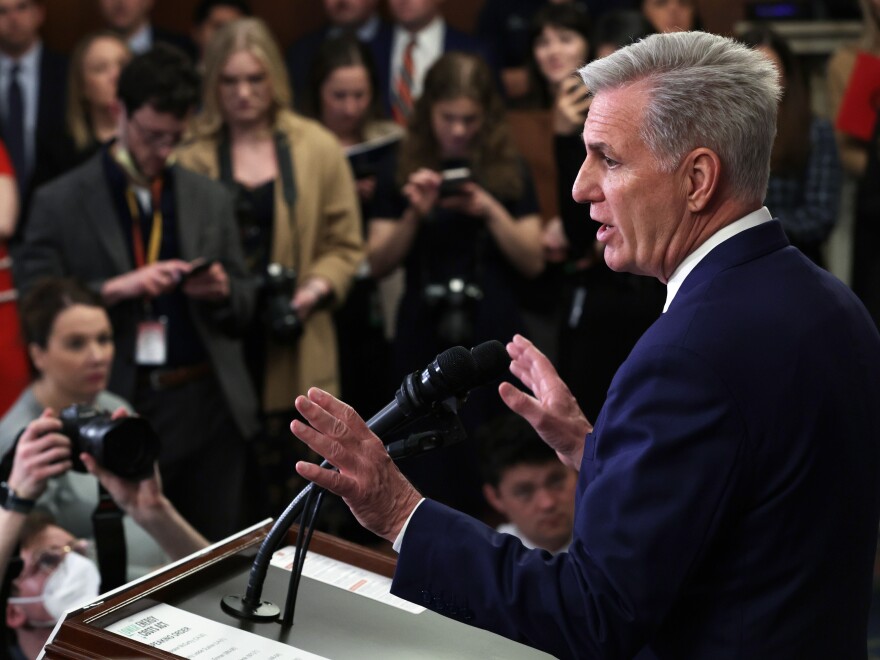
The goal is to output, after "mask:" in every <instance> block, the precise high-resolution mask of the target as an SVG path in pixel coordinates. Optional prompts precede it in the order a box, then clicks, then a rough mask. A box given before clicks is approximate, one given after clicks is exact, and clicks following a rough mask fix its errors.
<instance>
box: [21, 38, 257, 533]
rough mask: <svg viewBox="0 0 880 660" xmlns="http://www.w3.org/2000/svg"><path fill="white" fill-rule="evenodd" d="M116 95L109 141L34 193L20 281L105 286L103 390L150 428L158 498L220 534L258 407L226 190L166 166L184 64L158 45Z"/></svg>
mask: <svg viewBox="0 0 880 660" xmlns="http://www.w3.org/2000/svg"><path fill="white" fill-rule="evenodd" d="M118 95H119V99H120V101H121V103H122V106H123V112H122V116H121V119H120V129H119V136H120V137H119V139H118V140H117V141H116V142H114V143H112V144H111V145H110V146H109V147H107V148H104V149H102V150H101V151H100V152H99V153H98V154H96V155H95V156H94V157H92V158H91V159H90V160H88V161H87V162H86V163H84V164H83V165H81V166H80V167H78V168H76V169H75V170H73V171H71V172H69V173H68V174H66V175H64V176H62V177H60V178H59V179H56V180H55V181H54V182H51V183H49V184H47V185H46V186H44V187H42V188H40V189H39V190H38V191H37V193H36V194H35V197H34V204H33V207H32V209H31V214H30V218H29V221H28V225H29V226H28V228H27V231H26V232H25V237H24V243H23V245H22V247H21V256H20V258H19V259H18V260H17V261H16V267H17V276H18V278H17V279H18V283H19V286H20V287H22V288H27V287H28V286H29V285H30V284H31V283H33V282H34V281H35V280H36V279H37V278H39V277H41V276H44V275H71V276H75V277H78V278H80V279H81V280H83V281H84V282H86V283H88V284H89V285H90V286H92V287H93V288H95V289H96V290H98V291H99V292H100V293H101V295H102V297H103V298H104V300H105V302H106V303H107V306H108V311H109V313H110V317H111V322H112V324H113V331H114V338H115V341H116V347H117V350H116V358H115V360H114V363H113V367H112V371H111V376H110V384H109V389H110V390H111V391H113V392H115V393H116V394H119V395H121V396H123V397H124V398H126V399H128V400H129V401H132V402H133V403H134V407H135V409H136V410H137V411H138V413H140V414H141V415H143V416H144V417H146V418H147V419H149V420H150V421H151V422H152V423H153V425H154V426H155V427H156V430H157V432H158V433H159V436H160V437H161V439H162V442H163V446H162V453H161V455H160V466H161V470H162V477H163V481H164V483H165V492H166V495H167V496H168V498H169V499H170V500H171V501H172V502H174V504H175V505H176V506H177V508H178V509H179V510H180V512H181V513H182V514H183V515H184V516H185V517H186V518H187V519H189V520H190V521H191V522H192V523H193V525H194V526H195V527H196V528H198V529H199V531H201V532H202V533H203V534H205V535H206V536H207V537H209V538H212V539H217V538H219V537H222V536H223V535H225V534H228V533H230V532H233V531H235V530H236V529H239V528H240V525H241V524H242V522H243V521H241V520H240V515H241V503H242V493H243V483H242V481H243V462H244V460H243V459H244V449H245V447H244V439H245V438H248V437H250V436H252V435H254V433H255V432H256V425H257V422H256V406H257V404H256V396H255V393H254V392H253V389H252V387H251V385H250V382H251V381H250V378H249V377H248V373H247V369H246V367H245V364H244V359H243V353H242V348H241V342H240V340H239V338H238V334H239V333H240V332H241V331H242V330H243V328H245V327H246V326H247V324H248V322H249V321H250V318H251V315H252V312H253V308H254V297H255V290H254V287H253V283H252V282H251V281H250V279H249V278H248V277H247V276H246V273H245V269H244V264H243V258H242V254H241V247H240V244H239V235H238V231H237V227H236V224H235V218H234V215H233V205H232V201H231V199H230V197H229V196H228V194H227V192H226V191H225V189H224V188H223V187H222V186H221V185H219V184H217V183H216V182H214V181H211V180H209V179H207V178H205V177H202V176H199V175H197V174H194V173H192V172H189V171H187V170H184V169H182V168H180V167H177V166H174V165H173V164H169V157H170V155H171V153H172V152H173V150H174V148H175V147H176V146H177V144H178V143H179V141H180V139H181V137H182V135H183V131H184V130H185V128H186V121H187V118H188V116H189V113H190V112H191V110H192V108H193V107H194V105H195V103H196V101H197V99H198V76H197V75H196V73H195V70H194V69H193V67H192V65H191V64H190V63H189V62H188V61H187V59H186V57H185V56H184V55H183V54H182V53H181V52H180V51H178V50H177V49H174V48H171V47H168V46H163V45H158V46H156V47H154V48H153V49H152V50H151V51H149V52H148V53H146V54H144V55H140V56H137V57H135V58H134V59H133V60H132V61H131V63H130V64H129V65H128V66H126V68H125V69H124V70H123V72H122V74H121V76H120V79H119V87H118ZM199 264H201V265H199ZM197 267H198V269H197Z"/></svg>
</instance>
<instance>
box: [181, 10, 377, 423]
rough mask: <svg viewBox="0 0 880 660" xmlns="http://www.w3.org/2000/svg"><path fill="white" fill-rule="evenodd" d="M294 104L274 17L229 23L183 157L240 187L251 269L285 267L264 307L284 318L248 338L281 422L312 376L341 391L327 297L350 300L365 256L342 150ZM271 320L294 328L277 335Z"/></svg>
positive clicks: (214, 47) (214, 51) (217, 39)
mask: <svg viewBox="0 0 880 660" xmlns="http://www.w3.org/2000/svg"><path fill="white" fill-rule="evenodd" d="M290 106H291V92H290V86H289V83H288V78H287V72H286V70H285V68H284V63H283V60H282V57H281V54H280V52H279V49H278V45H277V43H276V42H275V40H274V38H273V37H272V35H271V34H270V32H269V29H268V28H267V26H266V24H265V23H263V21H261V20H260V19H257V18H247V19H242V20H239V21H235V22H233V23H230V24H228V25H226V26H224V27H223V28H222V29H220V30H219V31H218V32H217V33H216V34H215V35H214V37H213V38H212V40H211V43H210V45H209V47H208V50H207V52H206V54H205V78H204V84H203V102H202V110H201V112H200V113H199V115H198V116H197V117H196V119H195V122H194V129H193V133H194V135H193V139H192V140H191V141H190V142H189V143H188V144H186V145H185V146H184V147H183V148H182V149H181V151H180V153H179V160H180V163H181V164H182V165H184V166H185V167H189V168H191V169H193V170H195V171H197V172H199V173H201V174H205V175H207V176H209V177H211V178H214V179H220V180H221V181H222V182H224V183H225V184H227V185H228V186H229V188H230V189H231V190H232V191H233V193H234V194H235V198H236V202H237V205H238V209H237V210H238V220H239V226H240V229H241V236H242V242H243V246H244V250H245V257H246V260H247V261H248V266H249V268H250V269H251V272H252V273H253V274H254V275H256V276H263V275H264V274H265V272H266V269H267V267H268V266H269V265H270V264H278V265H279V266H280V267H282V268H278V267H275V268H273V270H274V271H275V272H276V273H277V276H273V277H272V278H271V280H270V284H269V286H268V287H266V290H265V294H266V298H265V299H264V303H265V304H263V305H261V306H260V307H261V308H267V309H269V310H272V309H274V310H276V314H275V315H274V316H275V318H271V319H256V320H255V325H254V326H253V327H252V329H251V332H250V336H249V338H248V339H247V340H246V350H247V351H248V353H249V354H248V356H247V357H248V362H249V364H250V365H251V367H252V369H253V371H252V373H253V375H254V378H255V380H256V386H257V389H258V391H260V392H261V394H262V404H263V408H264V410H265V411H266V412H268V413H280V414H279V415H277V417H279V418H281V419H283V420H285V421H284V423H283V425H282V426H281V427H280V430H281V431H286V429H287V425H288V423H289V422H290V411H291V410H292V409H293V401H294V399H295V398H296V396H297V395H299V394H303V393H305V392H306V391H307V390H308V388H309V387H311V386H316V387H320V388H322V389H325V390H327V391H330V392H335V393H338V392H339V376H338V366H337V353H336V334H335V332H334V329H333V319H332V316H331V312H330V307H332V306H333V305H334V304H338V303H339V302H341V301H342V300H343V299H344V298H345V295H346V293H347V291H348V288H349V286H350V284H351V280H352V277H353V276H354V273H355V270H356V269H357V267H358V265H359V264H360V262H361V261H362V260H363V254H364V253H363V239H362V237H361V227H360V217H359V213H358V204H357V196H356V194H355V189H354V183H353V181H352V177H351V171H350V169H349V167H348V163H347V161H346V159H345V156H344V155H343V153H342V149H341V148H340V146H339V143H338V142H337V140H336V138H335V137H334V136H333V135H332V134H330V132H328V131H326V130H325V129H324V128H322V127H321V126H320V125H319V124H318V123H317V122H315V121H312V120H309V119H306V118H304V117H301V116H299V115H297V114H295V113H294V112H292V111H291V110H290ZM294 273H295V277H296V281H295V282H294V281H293V277H292V276H293V274H294ZM264 281H265V278H264ZM291 309H292V310H293V312H294V313H295V316H296V319H295V320H294V319H293V318H290V319H288V320H289V321H291V322H290V323H287V324H285V323H284V322H283V321H282V320H281V319H279V318H278V316H281V317H283V316H284V315H285V313H286V314H288V315H289V314H290V310H291ZM270 313H271V312H270ZM267 321H268V322H267ZM296 321H299V325H300V326H301V328H300V329H301V336H299V338H298V339H297V338H295V337H294V335H295V332H294V330H295V329H294V328H292V327H291V326H293V325H295V324H296ZM272 324H275V326H276V327H281V328H285V327H286V328H288V329H290V330H291V331H290V332H288V333H285V332H282V333H281V334H280V335H279V334H277V333H276V335H275V337H272V336H271V334H270V332H269V327H271V325H272ZM286 435H289V433H287V434H286Z"/></svg>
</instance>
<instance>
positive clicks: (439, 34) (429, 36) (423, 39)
mask: <svg viewBox="0 0 880 660" xmlns="http://www.w3.org/2000/svg"><path fill="white" fill-rule="evenodd" d="M445 26H446V21H444V20H443V17H442V16H437V17H436V18H435V19H434V20H433V21H431V22H430V23H428V24H427V25H426V26H425V27H423V28H422V29H421V30H419V31H418V32H410V31H409V30H406V29H404V28H402V27H401V26H399V25H398V26H396V27H395V29H394V33H395V35H394V36H395V38H396V39H397V40H398V41H402V42H403V45H404V46H405V45H406V44H407V43H408V42H409V40H410V39H411V38H412V37H416V38H418V43H419V44H425V43H429V42H431V41H436V42H437V43H443V30H444V28H445Z"/></svg>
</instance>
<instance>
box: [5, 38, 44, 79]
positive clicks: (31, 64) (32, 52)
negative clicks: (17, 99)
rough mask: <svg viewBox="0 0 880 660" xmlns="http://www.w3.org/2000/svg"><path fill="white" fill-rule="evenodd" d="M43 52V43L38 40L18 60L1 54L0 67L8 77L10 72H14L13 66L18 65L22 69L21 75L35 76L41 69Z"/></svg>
mask: <svg viewBox="0 0 880 660" xmlns="http://www.w3.org/2000/svg"><path fill="white" fill-rule="evenodd" d="M42 52H43V42H42V41H40V40H39V39H38V40H37V42H36V43H35V44H34V45H33V46H31V47H30V49H29V50H28V51H27V52H26V53H25V54H24V55H22V56H21V57H19V58H18V59H17V60H16V59H12V58H11V57H9V56H8V55H5V54H3V53H0V67H2V70H3V72H4V73H5V74H7V75H8V74H9V72H11V71H12V67H13V65H15V64H18V66H19V67H21V71H20V75H22V76H26V75H28V74H32V75H35V74H36V73H37V69H38V68H39V63H40V54H41V53H42Z"/></svg>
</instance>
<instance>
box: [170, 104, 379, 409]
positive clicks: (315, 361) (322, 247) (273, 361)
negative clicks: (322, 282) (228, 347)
mask: <svg viewBox="0 0 880 660" xmlns="http://www.w3.org/2000/svg"><path fill="white" fill-rule="evenodd" d="M276 130H280V131H281V132H282V133H284V135H285V136H286V137H287V141H288V143H289V144H290V145H291V152H292V160H293V170H294V178H295V181H296V191H297V196H296V200H295V202H294V204H293V208H290V206H289V205H288V204H287V202H286V201H285V199H284V191H283V186H282V183H281V180H280V179H278V180H276V182H275V218H274V227H273V232H274V241H273V244H272V248H271V258H272V260H273V261H275V262H278V263H280V264H283V265H284V266H290V267H293V268H295V269H296V270H297V273H298V277H299V279H298V282H299V283H302V282H305V281H306V279H308V278H309V277H313V276H320V277H323V278H325V279H327V280H328V281H329V282H330V283H331V284H332V286H333V292H334V293H335V301H336V304H339V303H340V302H341V301H343V300H344V298H345V295H346V293H347V292H348V288H349V286H350V284H351V281H352V277H353V275H354V273H355V271H356V270H357V268H358V266H359V265H360V263H361V262H362V261H363V260H364V246H363V238H362V233H361V218H360V208H359V205H358V200H357V194H356V191H355V188H354V182H353V178H352V175H351V170H350V168H349V165H348V160H347V159H346V158H345V156H344V154H343V152H342V149H341V147H340V146H339V143H338V142H337V140H336V138H335V137H334V136H333V135H332V134H331V133H330V132H328V131H327V130H325V129H324V128H323V127H322V126H321V125H320V124H318V123H317V122H315V121H312V120H310V119H306V118H304V117H301V116H299V115H296V114H294V113H292V112H288V111H282V112H281V113H280V114H279V116H278V119H277V121H276ZM217 144H218V140H217V139H216V138H200V139H196V140H194V141H191V142H188V143H186V144H185V145H184V146H182V147H181V149H180V150H179V153H178V162H179V163H180V164H181V165H183V166H184V167H188V168H190V169H192V170H195V171H196V172H199V173H201V174H204V175H206V176H209V177H211V178H214V179H217V178H219V169H220V168H219V163H218V158H217ZM257 313H258V314H260V313H261V310H257ZM266 341H267V364H266V380H265V388H264V395H263V402H262V403H263V409H264V410H266V411H269V412H271V411H276V412H281V411H285V410H288V409H290V408H291V407H293V402H294V399H295V398H296V397H297V395H299V394H304V393H305V392H306V391H307V390H308V388H309V387H312V386H315V387H320V388H321V389H324V390H327V391H328V392H331V393H333V394H335V395H338V394H339V369H338V364H337V352H336V332H335V330H334V327H333V318H332V312H331V311H330V310H328V309H321V310H317V311H314V312H313V313H312V315H311V316H310V317H309V318H308V319H307V321H306V323H305V327H304V333H303V336H302V337H301V338H300V339H299V341H298V342H297V343H295V344H293V345H281V344H279V343H277V342H275V341H273V340H271V339H270V338H269V337H268V336H267V338H266Z"/></svg>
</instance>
